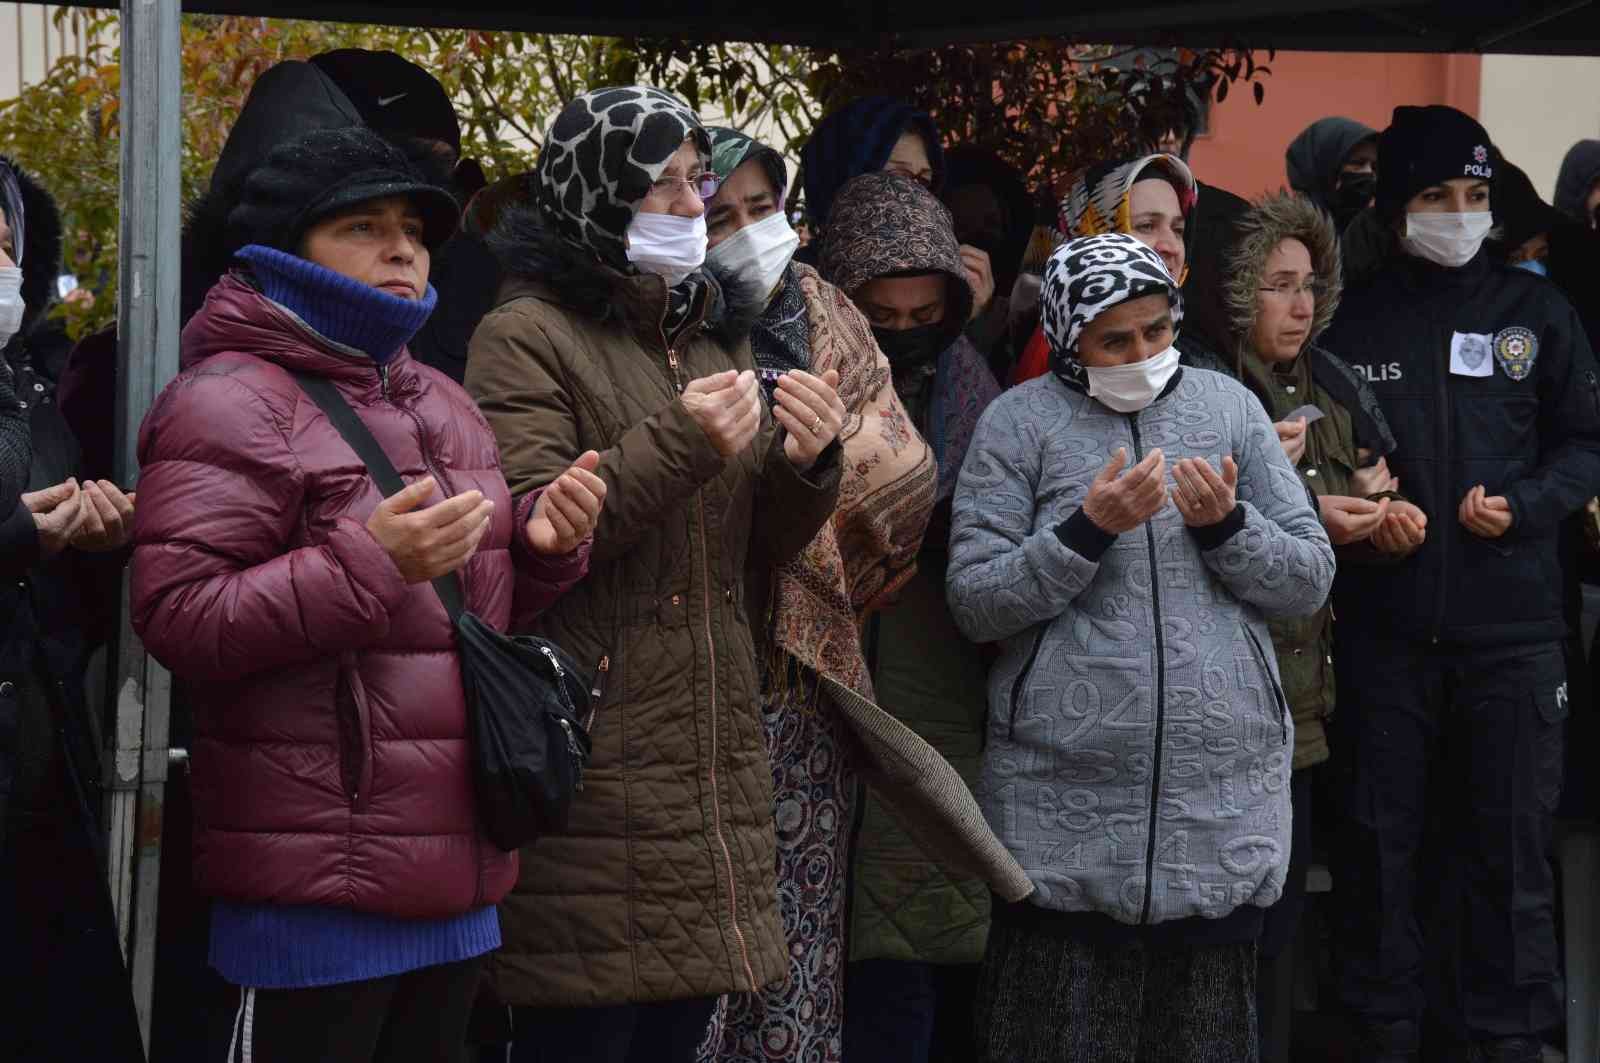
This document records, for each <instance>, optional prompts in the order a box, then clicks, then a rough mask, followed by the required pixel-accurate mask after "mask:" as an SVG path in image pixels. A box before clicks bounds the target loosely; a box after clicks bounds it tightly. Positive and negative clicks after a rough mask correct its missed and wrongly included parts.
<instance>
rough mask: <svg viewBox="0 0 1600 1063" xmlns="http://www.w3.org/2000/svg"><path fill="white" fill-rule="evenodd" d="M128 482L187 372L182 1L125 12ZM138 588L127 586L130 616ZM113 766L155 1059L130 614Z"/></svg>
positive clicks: (144, 659) (152, 932) (137, 653)
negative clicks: (183, 338)
mask: <svg viewBox="0 0 1600 1063" xmlns="http://www.w3.org/2000/svg"><path fill="white" fill-rule="evenodd" d="M121 28H122V100H121V130H120V137H121V142H122V143H121V147H122V171H121V179H122V195H121V234H120V241H119V249H118V293H119V294H118V300H119V302H118V307H117V329H118V337H119V342H118V345H117V379H118V381H119V383H120V394H119V395H118V401H117V425H116V431H117V435H116V439H117V476H118V479H119V481H120V483H121V484H122V485H123V486H124V487H126V486H128V485H132V484H135V483H136V482H137V479H138V473H139V465H138V456H137V441H138V433H139V424H140V422H141V421H143V420H144V415H145V412H146V411H147V410H149V408H150V404H151V403H152V402H153V401H154V399H155V397H156V395H157V394H158V393H159V392H160V390H161V388H162V387H163V386H164V385H165V384H166V382H167V381H169V380H171V379H172V377H173V376H174V375H176V373H177V370H178V305H179V304H178V278H179V265H178V227H179V209H180V203H179V200H180V195H181V193H180V188H181V180H180V172H179V165H178V164H179V153H180V149H181V139H180V138H181V127H180V124H179V118H180V115H181V107H182V97H181V84H180V81H181V76H180V68H179V0H122V27H121ZM127 586H128V585H127V577H126V575H124V579H123V601H124V605H125V606H126V602H127V599H128V594H127ZM112 667H113V668H114V672H113V683H112V690H113V691H114V697H113V706H114V709H115V713H116V720H115V726H114V728H113V729H112V733H113V743H114V748H113V749H112V750H111V751H110V760H109V764H108V766H107V768H108V770H107V773H106V774H107V786H106V792H107V809H106V811H107V816H106V820H107V824H108V830H109V835H110V837H109V853H108V867H107V873H108V875H109V877H110V881H111V897H112V902H113V904H114V906H115V909H116V913H117V925H118V929H119V930H120V932H121V940H122V943H123V948H124V950H125V951H124V954H125V955H126V956H127V959H128V967H129V973H130V976H131V978H132V982H133V994H134V1004H135V1007H136V1009H137V1011H138V1016H139V1028H140V1032H141V1033H142V1035H143V1037H144V1042H145V1049H146V1052H147V1053H148V1051H149V1047H150V1018H151V1005H152V996H153V991H154V982H155V954H156V912H157V899H158V894H159V891H160V886H161V832H162V802H163V798H164V790H165V785H166V779H167V733H168V710H169V707H170V702H171V691H172V681H171V677H170V676H169V675H168V674H167V672H166V670H165V669H164V668H162V667H161V665H159V664H158V663H156V661H155V660H153V659H152V658H151V657H150V656H149V655H148V654H147V653H145V650H144V646H143V645H142V644H141V643H140V642H139V639H138V637H137V636H135V635H134V633H133V630H132V628H131V626H130V625H129V621H128V610H127V608H126V607H125V608H124V609H123V610H122V625H121V630H120V632H119V637H118V640H117V647H116V655H115V658H114V663H113V666H112Z"/></svg>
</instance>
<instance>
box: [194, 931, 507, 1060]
mask: <svg viewBox="0 0 1600 1063" xmlns="http://www.w3.org/2000/svg"><path fill="white" fill-rule="evenodd" d="M482 968H483V958H482V957H479V958H476V959H471V960H463V961H462V962H460V963H444V964H439V965H438V966H436V967H424V968H422V969H420V970H416V971H408V972H406V973H405V974H398V975H391V976H390V977H387V978H372V979H368V980H366V981H361V982H345V983H341V984H339V985H330V986H318V987H316V988H314V989H243V988H240V987H238V986H234V987H232V990H233V1001H232V1003H231V1005H230V1006H229V1007H227V1008H224V1009H220V1011H221V1013H220V1014H219V1015H218V1016H217V1019H218V1020H219V1021H217V1022H215V1023H214V1024H213V1031H212V1035H211V1036H212V1044H213V1046H214V1051H213V1052H212V1054H211V1058H212V1059H214V1060H217V1061H218V1063H458V1061H460V1060H463V1059H465V1058H466V1054H465V1052H466V1034H467V1017H468V1015H470V1014H471V1012H472V1001H473V998H474V997H476V996H477V993H478V979H479V975H480V973H481V971H482Z"/></svg>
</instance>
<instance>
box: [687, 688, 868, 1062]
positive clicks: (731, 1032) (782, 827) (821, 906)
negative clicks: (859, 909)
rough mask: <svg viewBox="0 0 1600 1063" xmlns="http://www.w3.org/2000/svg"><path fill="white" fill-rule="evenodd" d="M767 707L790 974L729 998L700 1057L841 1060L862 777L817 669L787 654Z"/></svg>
mask: <svg viewBox="0 0 1600 1063" xmlns="http://www.w3.org/2000/svg"><path fill="white" fill-rule="evenodd" d="M763 678H764V679H765V682H763V684H762V696H761V713H762V718H763V722H764V723H765V724H766V732H767V747H768V750H769V752H770V754H771V758H772V790H773V801H774V805H775V808H774V812H775V816H774V820H775V826H776V828H777V834H778V909H779V911H781V912H782V913H783V932H784V936H785V938H786V940H787V941H788V943H789V977H788V978H787V979H786V980H785V981H784V982H782V983H781V984H779V985H774V986H769V987H767V988H766V989H764V990H762V991H761V992H759V993H740V994H735V995H730V996H728V997H725V998H723V1001H722V1003H721V1005H720V1006H719V1007H718V1010H717V1015H716V1017H715V1018H714V1019H713V1020H712V1024H711V1029H710V1031H708V1034H707V1037H706V1043H705V1046H704V1048H703V1049H702V1051H701V1053H700V1059H701V1061H702V1063H776V1061H780V1060H781V1061H783V1063H839V1060H840V1059H841V1057H842V1056H843V1054H844V1052H843V1046H842V1041H843V1036H844V965H845V961H846V959H847V958H848V956H849V949H848V947H847V943H846V941H845V931H846V923H845V902H846V900H847V899H848V896H849V878H848V875H847V873H846V872H847V865H848V860H849V850H850V832H851V827H852V824H853V821H854V818H855V804H856V779H855V776H854V774H853V773H852V772H851V771H850V770H849V764H848V759H849V758H848V755H847V749H848V748H849V747H848V745H847V742H846V739H845V734H846V731H845V729H844V724H843V722H842V721H841V720H840V719H839V715H838V714H837V713H836V712H834V711H833V710H832V709H831V707H830V706H828V705H827V704H826V703H825V702H824V700H823V697H822V695H821V693H820V691H819V689H818V684H817V677H816V675H815V674H814V673H812V672H811V671H809V670H808V669H805V668H802V667H799V666H798V665H795V664H793V663H792V662H790V665H789V667H788V676H787V680H788V682H787V683H785V684H784V685H783V687H782V688H781V689H775V688H774V687H773V685H772V679H773V678H774V677H772V676H770V675H768V676H764V677H763Z"/></svg>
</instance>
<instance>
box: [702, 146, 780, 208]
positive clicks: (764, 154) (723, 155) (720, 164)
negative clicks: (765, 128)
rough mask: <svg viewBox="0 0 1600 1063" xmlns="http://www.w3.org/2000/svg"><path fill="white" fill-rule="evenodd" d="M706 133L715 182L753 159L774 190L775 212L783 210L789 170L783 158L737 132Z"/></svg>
mask: <svg viewBox="0 0 1600 1063" xmlns="http://www.w3.org/2000/svg"><path fill="white" fill-rule="evenodd" d="M706 133H707V134H708V135H709V136H710V137H711V169H712V171H713V172H714V173H715V174H716V175H717V180H719V181H726V180H727V179H728V178H729V177H731V176H733V171H735V170H737V169H738V168H739V167H740V166H742V165H744V164H745V163H746V162H749V161H750V160H751V159H755V160H757V161H758V162H760V163H761V168H762V169H763V170H765V171H766V172H767V179H768V180H769V181H771V182H772V187H773V188H774V189H776V190H777V194H778V209H779V210H782V209H783V200H784V192H785V191H786V190H787V189H788V187H789V167H788V165H787V164H786V163H784V161H783V156H782V155H780V154H778V153H777V152H776V151H774V150H773V149H772V148H769V147H767V146H766V145H765V144H763V143H761V142H760V141H758V140H753V139H751V138H750V137H748V136H746V135H745V134H743V133H741V132H739V131H738V130H737V129H729V128H727V127H726V126H710V127H708V128H707V129H706Z"/></svg>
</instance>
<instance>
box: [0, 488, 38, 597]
mask: <svg viewBox="0 0 1600 1063" xmlns="http://www.w3.org/2000/svg"><path fill="white" fill-rule="evenodd" d="M0 513H3V514H4V515H3V516H0V579H6V580H11V579H17V578H18V577H20V576H21V575H22V574H23V573H24V572H26V571H28V569H30V568H32V567H33V566H34V563H35V562H37V561H38V560H39V532H38V529H37V528H35V527H34V523H33V514H32V513H29V512H28V507H27V506H25V505H23V504H22V499H21V498H20V497H19V496H17V495H10V496H7V497H5V498H0Z"/></svg>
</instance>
